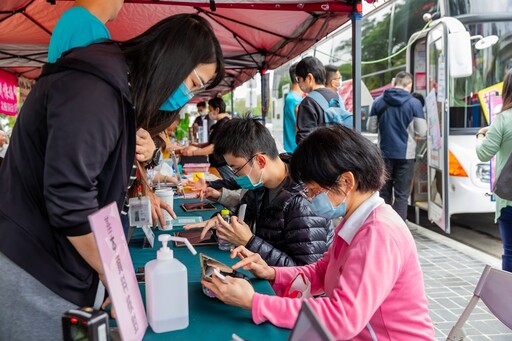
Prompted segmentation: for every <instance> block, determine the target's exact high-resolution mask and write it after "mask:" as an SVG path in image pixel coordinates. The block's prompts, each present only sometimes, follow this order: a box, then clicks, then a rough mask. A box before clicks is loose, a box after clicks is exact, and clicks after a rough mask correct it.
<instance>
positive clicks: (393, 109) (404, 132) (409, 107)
mask: <svg viewBox="0 0 512 341" xmlns="http://www.w3.org/2000/svg"><path fill="white" fill-rule="evenodd" d="M366 128H367V130H368V131H369V132H371V133H376V132H377V131H378V132H379V144H380V149H381V151H382V154H383V156H384V157H385V158H387V159H401V160H404V159H415V158H416V137H424V136H425V135H426V133H427V123H426V121H425V115H424V114H423V108H422V106H421V102H420V101H419V100H418V99H417V98H415V97H413V96H412V95H411V94H410V93H409V92H407V91H405V90H403V89H400V88H391V89H388V90H386V91H384V94H383V95H382V96H380V97H378V98H377V99H376V100H375V102H373V106H372V109H371V110H370V116H369V118H368V121H367V122H366Z"/></svg>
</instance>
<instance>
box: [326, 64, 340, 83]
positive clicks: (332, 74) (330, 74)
mask: <svg viewBox="0 0 512 341" xmlns="http://www.w3.org/2000/svg"><path fill="white" fill-rule="evenodd" d="M336 72H338V67H337V66H334V65H331V64H329V65H326V66H325V85H327V84H329V83H330V82H331V81H332V80H333V79H334V78H336Z"/></svg>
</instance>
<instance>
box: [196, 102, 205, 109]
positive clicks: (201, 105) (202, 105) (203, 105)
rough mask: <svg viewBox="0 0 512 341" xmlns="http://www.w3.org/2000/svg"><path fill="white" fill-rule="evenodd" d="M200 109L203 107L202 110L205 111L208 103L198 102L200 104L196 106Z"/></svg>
mask: <svg viewBox="0 0 512 341" xmlns="http://www.w3.org/2000/svg"><path fill="white" fill-rule="evenodd" d="M199 107H201V108H205V109H206V102H205V101H201V102H198V103H197V104H196V108H198V109H199Z"/></svg>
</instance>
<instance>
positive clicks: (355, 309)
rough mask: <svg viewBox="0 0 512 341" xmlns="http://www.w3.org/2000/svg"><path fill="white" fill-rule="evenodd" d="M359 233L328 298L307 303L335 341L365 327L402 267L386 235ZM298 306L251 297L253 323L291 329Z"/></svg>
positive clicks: (295, 301) (291, 301) (272, 298)
mask: <svg viewBox="0 0 512 341" xmlns="http://www.w3.org/2000/svg"><path fill="white" fill-rule="evenodd" d="M361 232H362V233H358V235H357V237H356V238H354V240H352V243H351V245H350V249H349V251H348V253H346V254H345V255H344V256H345V257H347V259H346V261H345V262H344V268H343V269H342V274H341V275H340V276H338V277H335V278H337V282H336V288H335V289H334V290H333V292H332V294H331V295H330V296H329V297H322V298H314V299H309V300H308V301H309V302H310V303H311V306H312V308H313V309H314V311H315V312H316V313H317V315H318V316H319V318H320V319H321V320H322V321H323V322H324V323H325V325H326V327H327V328H328V329H329V330H330V331H331V332H332V333H333V335H334V337H335V338H336V339H352V338H354V337H355V336H356V335H358V334H359V333H360V332H361V331H362V330H363V328H365V327H366V325H367V324H368V322H369V321H370V318H371V317H372V316H373V314H374V313H375V311H376V310H377V309H378V308H379V307H380V306H381V304H382V302H383V301H384V299H385V298H386V297H387V295H388V294H389V293H390V291H391V290H392V288H393V286H394V284H395V282H396V279H397V277H398V273H399V271H400V267H401V264H402V259H401V257H400V252H399V251H398V250H399V248H398V245H397V244H396V242H395V241H394V240H393V239H392V238H390V237H389V235H386V233H380V231H379V229H373V228H369V229H366V231H361ZM313 265H315V264H313ZM308 267H311V266H308ZM308 267H305V268H308ZM301 269H302V268H301ZM309 274H314V272H313V271H311V272H309V273H308V277H309ZM283 277H284V276H283ZM276 279H278V277H277V272H276ZM322 280H323V278H322ZM312 283H313V281H312ZM315 283H317V284H318V280H316V281H315ZM300 306H301V300H300V299H290V298H282V297H276V296H267V295H260V294H255V296H254V299H253V308H252V316H253V321H254V322H255V323H262V322H264V321H270V322H271V323H272V324H274V325H276V326H278V327H284V328H292V327H293V324H294V323H295V320H296V319H297V316H298V313H299V310H300Z"/></svg>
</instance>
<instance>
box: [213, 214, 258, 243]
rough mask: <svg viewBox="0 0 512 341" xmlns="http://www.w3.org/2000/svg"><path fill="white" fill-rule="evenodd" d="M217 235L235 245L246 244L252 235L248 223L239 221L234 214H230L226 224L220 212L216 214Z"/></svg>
mask: <svg viewBox="0 0 512 341" xmlns="http://www.w3.org/2000/svg"><path fill="white" fill-rule="evenodd" d="M217 221H218V226H217V237H219V238H220V239H224V240H227V241H228V242H230V243H233V244H235V245H247V243H248V242H249V240H250V239H251V237H252V232H251V228H250V227H249V225H247V224H246V223H244V222H243V221H242V223H240V222H239V221H238V218H237V217H236V216H232V217H231V219H230V223H229V224H228V223H227V222H226V221H225V220H224V219H222V217H221V215H220V214H217Z"/></svg>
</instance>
